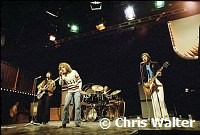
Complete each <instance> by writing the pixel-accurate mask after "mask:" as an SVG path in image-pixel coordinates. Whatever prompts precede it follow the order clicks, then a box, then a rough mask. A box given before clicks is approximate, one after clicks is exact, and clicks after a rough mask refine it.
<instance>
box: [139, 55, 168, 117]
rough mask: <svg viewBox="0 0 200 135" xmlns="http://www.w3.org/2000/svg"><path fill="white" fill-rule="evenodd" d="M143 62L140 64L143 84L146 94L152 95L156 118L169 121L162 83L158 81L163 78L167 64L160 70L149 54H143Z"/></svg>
mask: <svg viewBox="0 0 200 135" xmlns="http://www.w3.org/2000/svg"><path fill="white" fill-rule="evenodd" d="M141 59H142V62H141V63H140V74H141V83H142V86H143V90H144V92H145V94H147V95H151V100H152V105H153V114H154V117H155V118H164V119H169V114H168V112H167V108H166V105H165V101H164V89H163V85H162V83H161V82H160V81H159V80H158V79H157V76H161V71H162V69H163V67H164V66H166V65H167V64H168V63H165V64H164V65H163V66H162V67H161V68H160V69H159V64H158V62H156V61H151V57H150V55H149V54H148V53H142V55H141Z"/></svg>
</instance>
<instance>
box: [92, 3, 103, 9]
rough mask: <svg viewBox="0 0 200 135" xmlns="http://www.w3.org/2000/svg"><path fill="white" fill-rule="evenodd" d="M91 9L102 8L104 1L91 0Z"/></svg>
mask: <svg viewBox="0 0 200 135" xmlns="http://www.w3.org/2000/svg"><path fill="white" fill-rule="evenodd" d="M90 7H91V10H101V7H102V2H100V1H93V2H90Z"/></svg>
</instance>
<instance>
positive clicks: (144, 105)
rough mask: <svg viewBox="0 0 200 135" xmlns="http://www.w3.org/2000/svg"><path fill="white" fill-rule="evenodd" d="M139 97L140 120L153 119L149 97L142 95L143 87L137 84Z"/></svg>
mask: <svg viewBox="0 0 200 135" xmlns="http://www.w3.org/2000/svg"><path fill="white" fill-rule="evenodd" d="M138 89H139V95H140V104H141V112H142V118H149V117H153V106H152V102H151V95H146V94H145V93H144V90H143V87H142V85H141V84H140V83H138Z"/></svg>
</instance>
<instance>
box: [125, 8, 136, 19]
mask: <svg viewBox="0 0 200 135" xmlns="http://www.w3.org/2000/svg"><path fill="white" fill-rule="evenodd" d="M124 14H125V17H126V19H127V20H133V19H135V17H136V16H135V12H134V9H133V6H128V7H127V8H126V9H125V10H124Z"/></svg>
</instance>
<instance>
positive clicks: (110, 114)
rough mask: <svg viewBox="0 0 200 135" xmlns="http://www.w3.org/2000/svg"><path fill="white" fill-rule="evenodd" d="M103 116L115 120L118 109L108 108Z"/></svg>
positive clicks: (103, 112)
mask: <svg viewBox="0 0 200 135" xmlns="http://www.w3.org/2000/svg"><path fill="white" fill-rule="evenodd" d="M102 116H103V118H108V119H110V120H114V119H115V118H116V117H117V109H116V108H115V107H114V106H106V107H105V108H104V109H103V110H102Z"/></svg>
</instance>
